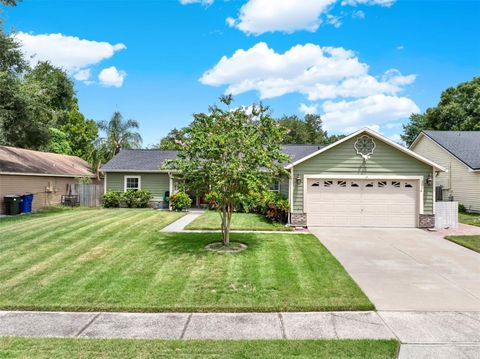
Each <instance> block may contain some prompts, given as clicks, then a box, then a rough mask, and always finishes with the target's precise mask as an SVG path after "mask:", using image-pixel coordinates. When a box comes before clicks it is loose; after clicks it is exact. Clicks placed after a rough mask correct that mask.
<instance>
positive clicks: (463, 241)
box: [445, 236, 480, 253]
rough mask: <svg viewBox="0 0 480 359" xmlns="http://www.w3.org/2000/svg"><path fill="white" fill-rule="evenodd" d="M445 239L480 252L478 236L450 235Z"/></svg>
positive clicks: (479, 238) (479, 237)
mask: <svg viewBox="0 0 480 359" xmlns="http://www.w3.org/2000/svg"><path fill="white" fill-rule="evenodd" d="M445 239H448V240H449V241H452V242H454V243H457V244H460V245H461V246H464V247H467V248H468V249H471V250H472V251H475V252H478V253H480V236H450V237H445Z"/></svg>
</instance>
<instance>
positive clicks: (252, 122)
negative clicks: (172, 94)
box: [167, 96, 289, 246]
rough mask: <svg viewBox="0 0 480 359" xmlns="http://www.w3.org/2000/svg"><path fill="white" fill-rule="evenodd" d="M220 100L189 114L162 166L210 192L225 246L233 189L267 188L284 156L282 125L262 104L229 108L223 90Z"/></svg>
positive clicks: (236, 191) (235, 193) (234, 200)
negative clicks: (178, 144)
mask: <svg viewBox="0 0 480 359" xmlns="http://www.w3.org/2000/svg"><path fill="white" fill-rule="evenodd" d="M221 102H222V104H223V105H225V106H226V107H227V108H222V107H219V106H216V105H215V106H211V107H210V110H209V112H208V113H198V114H195V115H194V121H193V122H192V124H191V125H190V126H189V127H188V128H186V129H185V139H184V142H183V144H182V151H181V152H180V153H179V158H178V159H177V160H172V161H170V162H168V164H167V168H170V169H175V170H179V171H180V173H182V176H183V179H184V181H185V183H186V184H187V185H188V188H189V189H191V190H196V191H203V192H205V191H211V192H213V193H216V199H217V202H218V209H219V213H220V217H221V220H222V233H223V243H224V245H225V246H228V245H229V243H230V223H231V218H232V213H233V210H234V207H235V204H236V203H237V200H238V197H239V195H241V194H247V193H249V192H261V191H264V190H267V189H268V186H269V184H270V183H272V181H273V180H274V178H276V177H278V176H280V175H281V174H283V173H285V170H284V167H283V164H284V163H285V162H286V161H287V160H289V158H288V156H287V155H285V154H284V153H283V152H282V150H281V146H280V144H281V143H282V142H283V139H284V136H285V132H286V131H285V129H284V128H282V127H281V126H279V124H278V122H277V121H275V120H274V119H273V118H272V117H271V116H270V112H269V110H268V108H266V107H263V106H255V105H254V106H253V107H252V110H251V112H250V111H247V110H246V109H245V108H237V109H230V108H229V107H228V106H229V105H230V104H231V102H232V97H231V96H223V97H222V98H221Z"/></svg>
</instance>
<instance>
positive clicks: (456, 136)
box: [423, 131, 480, 170]
mask: <svg viewBox="0 0 480 359" xmlns="http://www.w3.org/2000/svg"><path fill="white" fill-rule="evenodd" d="M423 133H424V134H425V135H426V136H427V137H429V138H431V139H432V140H433V141H435V142H436V143H437V144H439V145H440V146H442V147H443V148H444V149H445V150H447V151H448V152H450V153H451V154H452V155H453V156H455V157H456V158H458V159H459V160H460V161H462V162H463V163H465V164H466V165H467V166H468V167H470V168H471V169H473V170H479V169H480V131H423Z"/></svg>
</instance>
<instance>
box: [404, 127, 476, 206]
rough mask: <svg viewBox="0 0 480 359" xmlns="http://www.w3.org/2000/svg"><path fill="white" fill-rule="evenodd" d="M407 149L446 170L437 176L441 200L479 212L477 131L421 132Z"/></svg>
mask: <svg viewBox="0 0 480 359" xmlns="http://www.w3.org/2000/svg"><path fill="white" fill-rule="evenodd" d="M410 149H411V150H413V151H414V152H416V153H418V154H419V155H421V156H423V157H426V158H428V159H430V160H431V161H434V162H435V163H438V164H439V165H441V166H443V167H445V168H446V169H447V170H448V172H444V173H439V175H438V176H437V177H436V186H437V187H439V186H441V187H442V189H441V192H442V196H443V200H449V199H450V198H452V197H453V200H455V201H457V202H459V203H461V204H463V205H464V206H465V207H466V209H467V211H471V212H480V131H423V132H422V133H420V135H418V137H417V138H416V139H415V141H414V142H413V143H412V145H411V146H410Z"/></svg>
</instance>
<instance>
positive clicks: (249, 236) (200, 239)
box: [151, 233, 261, 256]
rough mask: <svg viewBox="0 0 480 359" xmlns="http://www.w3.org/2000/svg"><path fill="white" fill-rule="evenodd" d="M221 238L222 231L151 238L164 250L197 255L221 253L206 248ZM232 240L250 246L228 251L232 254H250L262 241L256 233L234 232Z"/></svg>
mask: <svg viewBox="0 0 480 359" xmlns="http://www.w3.org/2000/svg"><path fill="white" fill-rule="evenodd" d="M221 240H222V234H221V233H159V234H157V235H155V237H153V238H152V239H151V241H152V245H153V246H154V247H155V248H157V249H159V250H162V251H164V252H167V253H172V254H191V255H195V256H204V255H210V256H211V255H221V254H219V253H214V252H211V251H208V250H207V249H205V246H206V245H207V244H210V243H213V242H220V241H221ZM230 240H231V241H232V242H240V243H244V244H246V245H247V246H248V248H247V249H246V250H245V251H243V252H238V253H227V254H231V255H243V254H248V252H250V251H252V250H255V249H256V248H258V247H259V246H260V242H261V240H259V239H258V237H257V236H256V234H254V233H245V234H244V233H232V234H231V237H230Z"/></svg>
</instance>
